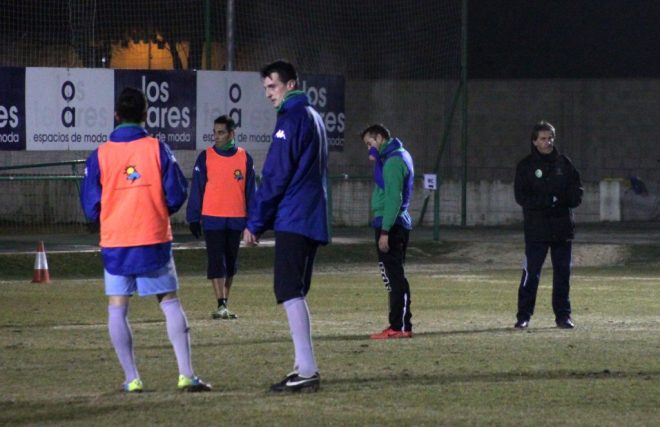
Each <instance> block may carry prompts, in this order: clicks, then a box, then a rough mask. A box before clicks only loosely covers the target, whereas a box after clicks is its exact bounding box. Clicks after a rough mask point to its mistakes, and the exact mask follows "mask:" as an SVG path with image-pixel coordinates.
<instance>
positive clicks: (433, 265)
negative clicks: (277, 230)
mask: <svg viewBox="0 0 660 427" xmlns="http://www.w3.org/2000/svg"><path fill="white" fill-rule="evenodd" d="M439 248H440V249H439ZM453 249H455V248H451V247H447V246H444V247H442V246H433V244H430V243H429V244H422V245H416V246H415V248H413V250H412V251H411V252H410V253H411V255H412V256H411V259H410V260H409V266H408V270H409V272H408V276H409V281H410V283H411V287H412V312H413V315H414V317H413V322H414V325H415V336H414V338H413V339H405V340H385V341H373V340H369V339H368V335H369V334H370V333H373V332H377V331H380V330H381V329H383V328H384V327H385V326H386V298H387V296H386V292H385V291H384V289H383V286H382V283H381V282H380V278H379V276H378V274H377V270H376V268H375V265H374V263H373V256H374V255H373V253H372V249H371V246H370V245H353V246H351V245H346V246H342V247H338V246H334V247H333V246H331V247H329V248H327V249H326V248H324V249H322V250H321V252H320V254H319V263H318V265H317V272H316V274H315V276H314V280H313V284H312V290H311V293H310V295H309V305H310V309H311V313H312V322H313V325H312V326H313V336H314V345H315V351H316V356H317V361H318V363H319V366H320V369H321V377H322V384H321V390H320V391H319V392H318V393H312V394H291V395H283V396H282V395H272V394H269V393H268V392H267V389H268V387H269V385H270V384H271V383H272V382H275V381H277V380H279V379H281V377H282V376H283V375H284V374H286V373H287V372H288V371H289V370H290V368H291V365H292V360H293V354H292V344H291V340H290V337H289V333H288V326H287V322H286V317H285V314H284V311H283V309H282V307H281V306H277V305H275V303H274V299H273V295H272V290H271V286H272V284H271V283H272V274H271V273H270V271H269V270H268V269H267V265H268V264H269V262H270V261H269V258H270V259H272V251H270V250H268V249H265V248H258V249H254V250H253V249H248V250H245V249H244V250H242V251H243V252H242V254H248V255H249V256H255V257H256V258H258V259H259V260H260V261H259V262H260V264H259V262H256V261H255V263H254V264H255V265H257V267H255V268H251V267H250V265H249V264H251V263H250V262H245V261H243V263H242V267H241V268H242V269H241V272H240V273H239V275H238V276H237V277H236V279H235V286H234V288H233V289H232V295H231V309H232V310H234V311H235V312H236V313H237V314H238V315H239V319H238V320H236V321H219V320H212V319H211V318H210V313H211V310H212V309H213V308H214V301H213V297H212V290H211V286H210V284H209V282H208V281H207V280H206V278H205V276H204V270H199V268H201V267H200V266H201V265H203V256H204V255H203V252H201V251H178V252H177V253H176V254H175V257H176V260H177V265H178V267H179V270H180V275H181V277H180V279H181V290H180V297H181V300H182V302H183V305H184V308H185V310H186V313H187V316H188V319H189V322H190V325H191V333H192V348H193V366H194V369H195V371H196V373H197V374H198V375H200V376H201V377H202V378H203V379H204V380H205V381H208V382H210V383H212V384H213V386H214V390H213V392H211V393H199V394H183V393H180V392H177V390H176V376H177V371H176V362H175V359H174V354H173V351H172V349H171V347H170V344H169V341H168V338H167V333H166V330H165V325H164V322H163V316H162V314H161V312H160V310H159V308H158V305H157V303H156V300H155V298H134V299H133V301H132V303H131V308H130V313H129V316H130V321H131V325H132V329H133V334H134V345H135V353H136V358H137V362H138V368H139V371H140V376H141V378H142V380H143V381H144V384H145V392H144V393H142V394H138V395H125V394H122V393H120V392H119V388H120V386H121V383H122V381H123V373H122V370H121V368H120V367H119V364H118V362H117V359H116V356H115V354H114V351H113V349H112V347H111V345H110V341H109V338H108V334H107V328H106V313H107V301H106V298H105V297H104V295H103V284H102V279H101V275H100V274H96V275H90V277H78V276H80V275H84V274H82V273H80V274H77V273H75V271H79V272H84V271H85V268H86V267H87V266H89V265H90V264H92V265H93V264H94V262H97V261H98V260H96V261H94V260H89V259H86V258H81V256H82V255H81V256H76V255H67V256H64V255H62V257H65V258H63V259H55V260H54V264H55V265H59V264H62V265H69V266H70V267H71V266H73V267H71V271H70V272H69V273H67V274H68V276H67V277H69V278H55V277H54V278H53V282H52V283H51V284H48V285H46V284H31V283H29V279H28V280H18V279H16V280H14V279H12V280H2V281H0V292H1V293H0V343H1V344H0V372H1V376H0V384H1V385H0V390H1V391H0V425H12V426H21V425H66V426H92V425H93V426H117V425H235V426H265V425H268V426H279V425H282V426H303V425H310V426H312V425H314V426H323V425H336V426H349V425H354V426H367V425H369V426H384V425H393V426H421V425H429V426H435V425H488V426H490V425H516V426H517V425H527V426H539V425H550V426H557V425H591V426H610V425H611V426H621V425H626V426H634V425H648V426H656V425H659V424H660V414H659V409H658V408H659V407H660V263H658V262H657V261H658V260H657V259H654V260H651V261H653V262H650V263H645V264H622V265H616V266H609V267H577V268H575V269H574V271H573V280H572V291H571V297H572V298H571V299H572V303H573V307H574V319H575V321H576V323H577V328H576V329H575V330H559V329H557V328H555V327H554V317H553V314H552V310H551V308H550V292H551V270H550V261H549V260H548V261H547V263H546V269H545V271H544V273H545V274H544V276H543V278H542V282H541V286H540V289H539V295H538V299H537V310H536V314H535V316H534V318H533V319H532V323H531V326H530V328H529V329H528V330H526V331H518V330H514V329H513V328H512V326H513V323H514V322H515V304H516V290H517V284H518V280H519V277H520V271H519V270H518V269H517V268H515V267H516V266H515V265H514V266H511V268H509V269H493V266H489V265H487V264H483V265H476V264H470V263H460V262H459V263H443V262H442V259H443V256H444V255H446V254H450V252H451V251H452V250H453ZM248 251H254V252H248ZM259 251H261V252H259ZM331 252H334V253H335V255H330V254H331ZM656 252H657V251H656ZM254 254H258V255H254ZM86 256H90V255H86ZM333 257H334V258H333ZM200 259H201V261H200ZM356 260H364V262H356ZM5 261H6V258H5ZM12 262H14V263H18V264H20V260H19V261H17V260H13V261H12ZM75 266H77V268H76V267H75ZM195 270H196V272H195ZM98 271H100V270H98ZM51 275H53V276H54V275H55V272H54V271H52V267H51ZM9 276H11V274H10V275H9Z"/></svg>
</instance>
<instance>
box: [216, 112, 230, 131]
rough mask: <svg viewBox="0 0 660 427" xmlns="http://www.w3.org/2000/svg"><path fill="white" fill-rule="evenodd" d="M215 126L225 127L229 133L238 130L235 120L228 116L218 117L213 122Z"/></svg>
mask: <svg viewBox="0 0 660 427" xmlns="http://www.w3.org/2000/svg"><path fill="white" fill-rule="evenodd" d="M213 124H214V125H225V127H226V128H227V131H228V132H231V131H233V130H235V129H236V122H235V121H234V119H232V118H231V117H229V116H226V115H222V116H218V117H217V118H216V119H215V120H213Z"/></svg>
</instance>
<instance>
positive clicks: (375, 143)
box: [361, 124, 415, 339]
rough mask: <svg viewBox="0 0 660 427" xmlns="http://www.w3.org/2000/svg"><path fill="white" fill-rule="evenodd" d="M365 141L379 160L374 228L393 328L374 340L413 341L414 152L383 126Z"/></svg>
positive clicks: (367, 133) (366, 133) (371, 130)
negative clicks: (409, 264)
mask: <svg viewBox="0 0 660 427" xmlns="http://www.w3.org/2000/svg"><path fill="white" fill-rule="evenodd" d="M361 137H362V141H363V142H364V143H365V144H366V145H367V147H368V148H369V154H370V157H373V158H375V160H376V161H375V165H374V182H375V185H374V190H373V193H372V195H371V211H372V215H373V220H372V222H371V225H372V227H373V228H374V230H375V239H376V250H377V253H378V265H379V267H380V272H381V275H382V277H383V282H384V283H385V288H386V289H387V291H388V293H389V306H390V309H389V326H388V327H387V328H385V329H384V330H383V331H382V332H379V333H376V334H373V335H371V338H372V339H390V338H412V323H411V322H410V319H411V318H412V313H411V312H410V285H409V284H408V279H406V275H405V271H404V264H405V260H406V250H407V248H408V238H409V235H410V230H411V229H412V219H411V218H410V214H409V213H408V206H409V205H410V200H411V199H412V193H413V181H414V178H415V171H414V167H413V161H412V157H411V156H410V153H408V151H406V150H405V148H403V144H402V143H401V141H400V140H399V139H397V138H392V137H391V136H390V131H389V130H387V128H386V127H385V126H383V125H381V124H375V125H371V126H369V127H368V128H366V129H365V130H364V131H362V134H361Z"/></svg>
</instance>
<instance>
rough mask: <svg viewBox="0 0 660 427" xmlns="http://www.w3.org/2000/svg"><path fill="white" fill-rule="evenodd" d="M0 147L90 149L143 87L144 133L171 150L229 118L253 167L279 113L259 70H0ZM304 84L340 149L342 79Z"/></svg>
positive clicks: (193, 145)
mask: <svg viewBox="0 0 660 427" xmlns="http://www.w3.org/2000/svg"><path fill="white" fill-rule="evenodd" d="M0 79H1V80H0V81H2V82H3V84H2V86H0V150H54V151H55V150H94V149H96V148H97V147H98V145H99V144H101V143H103V142H105V141H107V139H108V136H109V134H110V132H112V129H113V128H114V127H115V125H116V124H117V123H115V118H114V103H115V100H116V99H117V97H118V96H119V94H120V93H121V91H122V90H123V89H124V88H126V87H135V88H137V89H139V90H141V91H142V92H144V94H145V96H146V98H147V102H148V110H147V117H146V122H145V127H146V129H147V131H148V132H149V133H150V134H152V135H154V136H155V137H157V138H158V139H160V140H161V141H163V142H165V143H167V144H168V145H169V146H170V147H171V148H172V149H173V150H198V151H199V150H203V149H205V148H206V147H208V146H209V145H211V144H213V121H214V119H215V118H217V117H218V116H220V115H229V116H230V117H232V118H233V119H234V121H235V122H236V124H237V130H236V142H237V144H238V145H239V146H241V147H244V148H246V149H247V150H248V151H249V152H250V153H251V154H253V157H254V158H255V161H256V164H257V165H258V164H259V163H261V159H263V157H264V156H265V155H266V152H267V150H268V147H269V146H270V142H271V134H272V132H273V128H274V126H275V121H276V118H277V112H276V111H275V109H274V108H273V106H272V104H271V103H270V101H268V100H267V99H266V97H265V96H264V89H263V83H262V81H261V77H260V76H259V73H256V72H226V71H184V70H109V69H85V68H45V67H44V68H41V67H36V68H0ZM300 84H301V87H300V89H301V90H303V91H304V92H305V93H306V95H307V97H308V99H309V102H310V104H311V105H312V106H313V107H314V108H315V109H316V110H317V111H318V112H319V113H320V115H321V117H323V120H324V122H325V126H326V130H327V132H328V141H329V144H330V145H329V147H328V148H329V149H330V150H331V151H343V147H344V130H345V121H346V118H345V114H344V78H343V77H342V76H331V75H304V76H302V77H301V79H300Z"/></svg>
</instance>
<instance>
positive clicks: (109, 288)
mask: <svg viewBox="0 0 660 427" xmlns="http://www.w3.org/2000/svg"><path fill="white" fill-rule="evenodd" d="M104 278H105V294H106V295H107V296H130V295H133V294H134V293H135V291H137V293H138V295H139V296H141V297H144V296H148V295H159V294H166V293H169V292H175V291H177V290H178V289H179V280H178V279H177V276H176V267H175V266H174V258H172V257H171V258H170V260H169V261H168V262H167V264H165V265H164V266H163V267H161V268H159V269H158V270H156V271H151V272H149V273H143V274H134V275H130V276H119V275H115V274H112V273H109V272H108V270H104Z"/></svg>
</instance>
